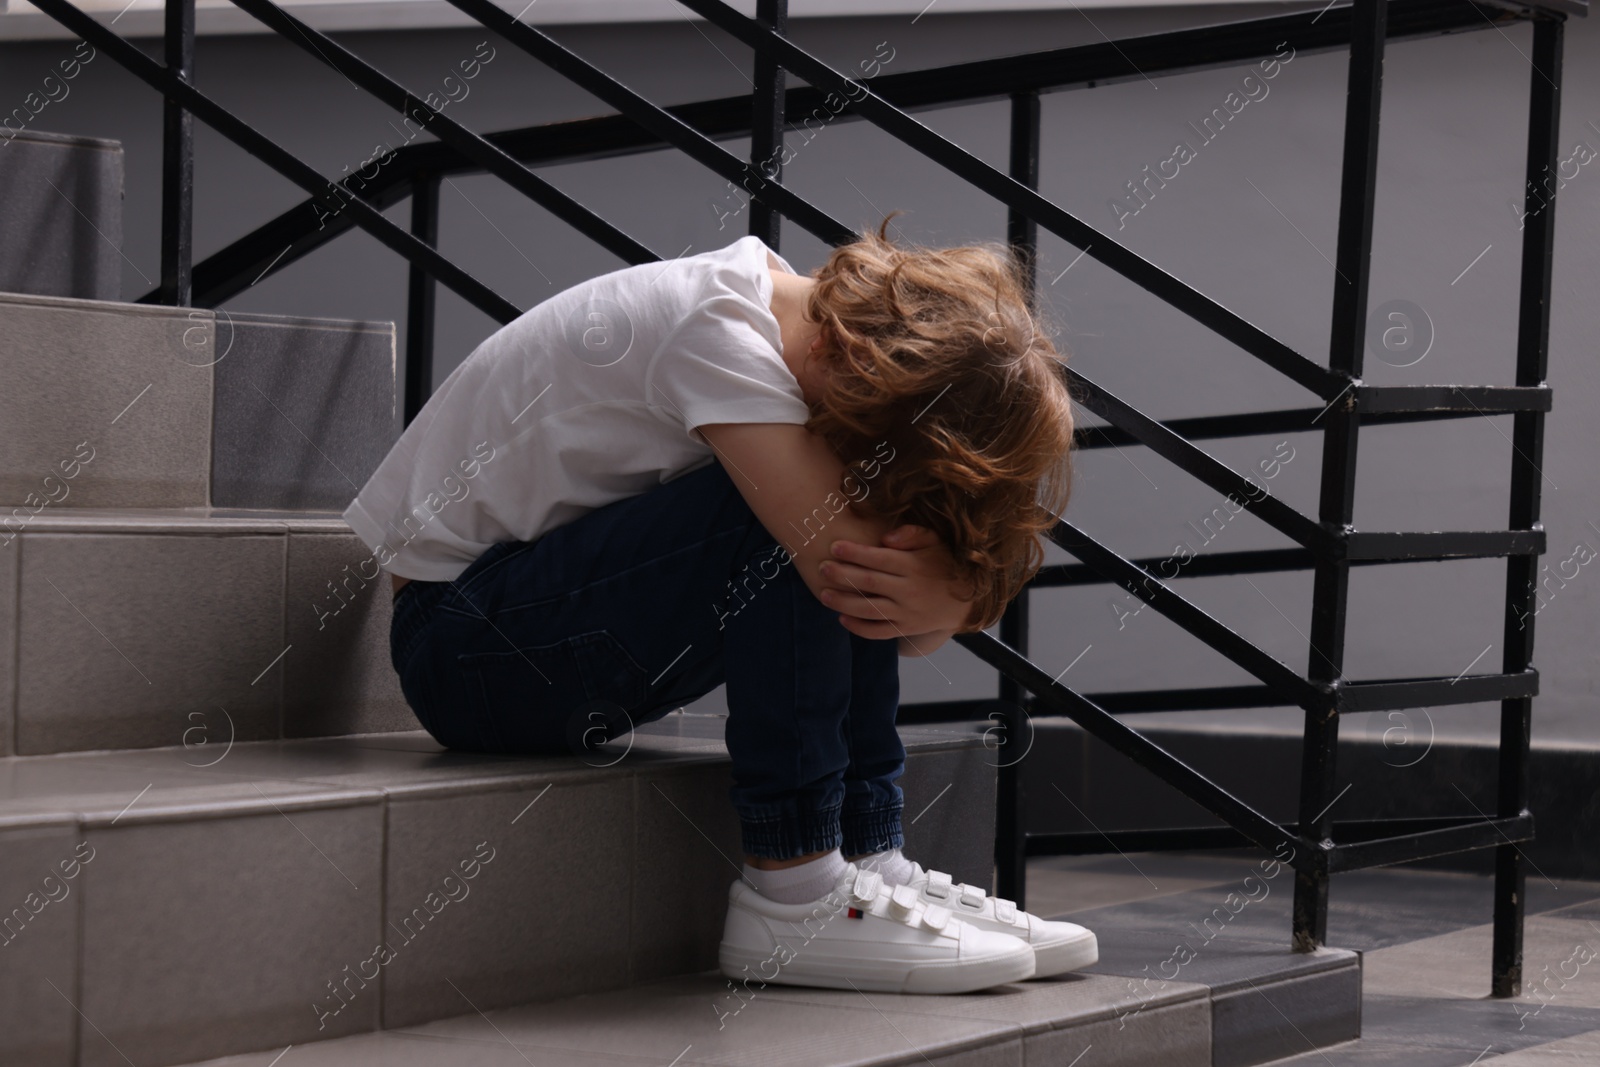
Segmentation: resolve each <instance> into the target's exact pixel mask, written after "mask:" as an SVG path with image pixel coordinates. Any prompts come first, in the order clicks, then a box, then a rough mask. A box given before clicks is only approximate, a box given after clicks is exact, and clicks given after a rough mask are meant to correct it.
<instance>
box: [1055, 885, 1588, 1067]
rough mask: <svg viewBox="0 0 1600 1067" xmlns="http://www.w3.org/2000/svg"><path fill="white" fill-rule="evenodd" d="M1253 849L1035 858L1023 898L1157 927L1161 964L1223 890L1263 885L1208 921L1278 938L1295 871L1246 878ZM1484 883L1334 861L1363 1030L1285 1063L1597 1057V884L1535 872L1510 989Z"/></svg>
mask: <svg viewBox="0 0 1600 1067" xmlns="http://www.w3.org/2000/svg"><path fill="white" fill-rule="evenodd" d="M1257 863H1258V861H1257V860H1256V859H1254V858H1252V857H1247V856H1240V855H1233V854H1212V855H1208V856H1175V855H1149V854H1143V855H1133V856H1126V857H1123V856H1107V857H1083V858H1078V857H1074V858H1059V859H1045V860H1035V861H1034V862H1033V863H1032V864H1030V867H1029V897H1028V901H1027V904H1028V909H1029V910H1030V911H1033V912H1036V913H1038V914H1046V915H1063V916H1065V915H1070V916H1071V917H1072V918H1073V919H1074V920H1075V921H1078V922H1081V923H1084V924H1085V925H1088V926H1090V927H1091V928H1095V929H1098V930H1106V929H1108V928H1110V927H1115V928H1118V929H1123V928H1125V927H1127V926H1130V925H1134V926H1138V927H1139V928H1141V931H1142V932H1143V933H1147V934H1149V935H1151V936H1150V937H1149V938H1148V943H1149V945H1150V948H1149V950H1148V952H1149V955H1150V959H1149V961H1148V963H1149V964H1150V965H1151V966H1152V967H1154V966H1156V965H1158V963H1159V962H1160V961H1161V960H1164V959H1166V958H1168V956H1169V955H1170V952H1171V949H1170V948H1168V947H1167V946H1166V942H1167V941H1168V940H1178V939H1182V938H1188V940H1189V941H1190V942H1193V941H1195V940H1196V939H1197V936H1203V935H1200V933H1199V931H1198V930H1197V928H1196V927H1195V926H1194V925H1193V924H1194V923H1196V922H1201V923H1203V922H1205V917H1206V916H1208V915H1211V914H1213V913H1214V911H1213V909H1214V908H1215V906H1216V905H1218V904H1220V903H1221V902H1222V901H1223V900H1224V899H1225V897H1226V896H1227V894H1228V893H1229V892H1230V891H1240V892H1244V893H1248V894H1249V895H1250V896H1252V897H1253V898H1257V899H1254V900H1253V901H1252V902H1251V903H1250V904H1249V905H1248V906H1241V907H1240V908H1239V911H1238V912H1237V914H1235V915H1234V916H1233V917H1232V918H1231V919H1230V920H1229V922H1228V926H1227V928H1226V929H1224V930H1221V931H1220V932H1218V933H1216V934H1214V936H1220V937H1225V938H1229V939H1234V940H1238V939H1260V940H1264V941H1277V942H1279V943H1283V942H1284V941H1285V940H1286V939H1287V937H1288V931H1289V911H1290V900H1291V897H1292V887H1291V885H1290V884H1289V883H1288V881H1287V879H1279V880H1277V881H1273V882H1271V883H1262V882H1260V881H1257V882H1254V883H1251V885H1252V886H1253V887H1255V888H1243V883H1244V879H1245V878H1246V876H1247V875H1249V874H1251V873H1252V872H1256V871H1257V869H1258V868H1257ZM1280 881H1281V883H1282V884H1279V882H1280ZM1262 885H1266V886H1267V889H1266V891H1265V892H1263V890H1262V889H1261V888H1260V887H1261V886H1262ZM1491 886H1492V882H1491V880H1490V879H1489V878H1486V877H1480V876H1477V875H1470V874H1455V873H1448V872H1440V871H1420V870H1407V869H1401V868H1390V869H1386V870H1374V871H1362V872H1356V873H1351V874H1347V875H1342V876H1338V877H1336V878H1335V879H1334V882H1333V889H1332V892H1331V900H1332V905H1331V910H1330V913H1329V918H1328V942H1329V944H1331V945H1333V946H1336V947H1339V948H1348V949H1354V950H1356V951H1359V952H1361V953H1362V956H1363V967H1364V977H1363V981H1364V997H1363V1007H1362V1011H1363V1025H1362V1037H1361V1039H1360V1040H1358V1041H1353V1042H1349V1043H1346V1044H1344V1045H1340V1046H1337V1047H1334V1048H1330V1049H1325V1050H1323V1051H1320V1052H1310V1053H1306V1054H1304V1055H1301V1056H1296V1057H1293V1058H1291V1059H1287V1060H1283V1061H1281V1062H1282V1064H1283V1067H1358V1065H1360V1067H1367V1065H1379V1064H1384V1065H1387V1064H1395V1065H1405V1067H1413V1065H1414V1067H1467V1065H1470V1064H1474V1063H1483V1064H1487V1063H1490V1062H1493V1063H1496V1064H1504V1065H1506V1067H1524V1065H1526V1067H1577V1065H1578V1064H1597V1063H1600V884H1595V883H1592V882H1574V881H1565V880H1563V881H1560V882H1556V881H1552V880H1550V879H1546V878H1544V877H1542V876H1541V875H1539V874H1538V873H1537V872H1533V871H1530V872H1529V874H1528V882H1527V892H1528V911H1529V914H1528V920H1527V926H1526V930H1525V934H1524V968H1525V970H1524V973H1525V975H1526V980H1525V982H1524V986H1525V990H1524V994H1523V996H1522V997H1521V998H1519V999H1517V1000H1510V1001H1507V1000H1496V999H1493V998H1491V997H1490V996H1489V995H1488V994H1489V948H1490V926H1489V920H1490V918H1491V912H1492V895H1491ZM1110 905H1118V906H1117V907H1115V908H1114V909H1112V908H1110V907H1109V906H1110ZM1225 914H1226V913H1225ZM1163 934H1165V935H1167V936H1166V937H1162V936H1161V935H1163ZM1102 940H1103V941H1104V940H1106V938H1105V936H1104V934H1102ZM1140 940H1141V941H1144V940H1146V939H1145V938H1140ZM1122 969H1123V970H1124V971H1126V970H1127V964H1126V962H1125V961H1124V963H1123V967H1122ZM1137 969H1138V968H1134V970H1137Z"/></svg>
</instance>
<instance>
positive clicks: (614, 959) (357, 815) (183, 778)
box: [0, 713, 1154, 1067]
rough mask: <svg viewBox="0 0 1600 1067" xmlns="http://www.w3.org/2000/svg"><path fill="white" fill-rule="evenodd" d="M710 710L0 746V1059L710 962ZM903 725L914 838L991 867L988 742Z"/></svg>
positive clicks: (133, 1053) (501, 999)
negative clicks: (508, 735) (495, 731)
mask: <svg viewBox="0 0 1600 1067" xmlns="http://www.w3.org/2000/svg"><path fill="white" fill-rule="evenodd" d="M723 723H724V720H723V719H721V718H719V717H715V716H695V715H684V714H679V713H674V714H672V715H669V716H667V717H666V718H664V719H662V720H660V721H658V722H656V723H651V724H649V725H647V726H644V727H642V728H640V729H639V730H637V731H635V732H634V733H633V734H632V735H630V736H629V737H628V738H619V739H617V740H615V741H613V742H611V743H610V744H609V745H608V746H605V747H603V748H601V749H598V750H595V751H594V752H592V753H589V754H588V755H587V756H585V757H583V758H582V759H579V758H577V757H564V758H548V759H524V758H509V757H489V756H473V755H466V754H459V753H446V752H442V751H441V750H440V749H439V748H438V746H437V745H435V744H434V743H433V742H432V741H431V739H429V738H427V736H426V735H424V734H419V733H413V734H396V735H379V736H366V737H355V738H337V739H323V740H312V741H287V742H286V741H278V742H263V743H240V744H235V745H233V746H232V747H231V748H227V747H224V746H222V745H218V744H209V745H205V746H193V745H192V746H190V747H187V748H185V747H182V746H178V747H173V748H168V749H153V750H145V751H135V752H120V753H104V754H95V755H70V756H49V757H20V758H19V757H12V758H9V759H0V936H3V937H4V939H5V941H4V944H3V945H0V1063H4V1064H8V1065H9V1064H13V1063H15V1064H19V1065H21V1064H26V1065H29V1067H53V1065H57V1064H81V1065H84V1067H102V1065H106V1067H109V1065H125V1064H127V1063H130V1062H131V1063H134V1064H137V1065H138V1067H162V1065H164V1064H174V1063H182V1062H187V1061H191V1060H196V1059H203V1058H206V1057H215V1056H221V1055H228V1054H233V1053H239V1052H247V1051H252V1050H264V1049H276V1050H279V1051H281V1050H282V1049H283V1047H284V1046H285V1045H289V1044H294V1045H296V1046H297V1052H296V1054H295V1055H296V1057H299V1056H301V1055H306V1056H314V1055H325V1054H326V1053H322V1052H317V1051H316V1046H314V1045H313V1046H312V1048H310V1049H307V1050H304V1051H298V1047H299V1046H303V1045H305V1044H306V1043H308V1042H318V1041H322V1040H326V1039H330V1038H337V1037H341V1036H347V1035H352V1034H362V1033H365V1032H368V1031H372V1030H375V1029H377V1028H379V1027H380V1026H381V1027H386V1028H400V1027H415V1026H419V1025H422V1024H425V1023H427V1022H429V1021H431V1020H435V1019H441V1018H446V1017H449V1016H453V1015H456V1014H459V1013H460V1012H461V1011H462V1010H463V1007H464V1005H465V1004H468V1003H470V1004H471V1005H473V1006H475V1008H476V1009H479V1010H482V1011H494V1010H496V1009H499V1008H505V1007H508V1006H511V1005H517V1004H525V1003H528V1002H538V1001H545V1000H549V999H552V998H556V997H562V996H570V995H573V994H578V993H598V992H600V991H603V990H608V989H616V988H619V987H623V986H628V985H633V984H637V983H643V982H649V981H652V980H655V979H660V978H663V977H667V976H672V975H677V974H686V973H694V972H698V971H703V970H705V969H707V968H711V967H714V966H715V961H716V946H717V941H718V940H719V938H720V936H721V928H722V916H723V912H724V909H725V907H726V894H727V888H728V884H729V882H730V881H731V880H732V878H734V877H735V875H736V873H737V864H738V861H739V856H740V852H739V843H738V824H737V820H736V819H735V817H734V814H733V811H732V808H731V806H730V805H729V802H728V788H729V786H730V785H731V780H730V778H729V767H728V762H727V755H726V749H725V748H724V747H723V746H722V744H721V742H720V737H721V732H722V728H723ZM903 737H904V740H905V743H906V747H907V749H908V758H907V769H906V773H905V775H904V776H903V778H902V779H901V786H902V788H903V789H904V790H905V794H906V810H907V812H908V813H916V814H914V815H911V814H908V818H907V823H908V825H907V836H908V846H907V847H908V849H909V850H911V851H913V853H914V854H916V855H918V856H920V857H923V858H924V860H925V862H928V863H929V864H930V865H933V866H936V867H938V868H942V869H944V870H948V871H950V872H951V873H952V874H954V875H955V876H956V877H957V878H958V879H961V880H965V881H968V882H973V883H976V884H988V883H989V881H990V876H991V872H992V862H991V857H992V850H993V825H994V810H995V808H994V782H995V768H994V765H993V762H992V761H991V760H990V758H989V753H988V750H987V749H985V748H984V746H983V744H982V739H981V738H980V737H978V736H976V735H975V734H971V733H962V732H958V731H956V730H954V728H952V729H951V730H949V731H941V730H937V729H934V728H928V727H908V728H905V729H904V730H903ZM380 944H384V945H385V946H386V949H387V951H386V954H379V953H378V951H377V946H379V945H380ZM380 960H381V961H382V962H378V961H380ZM707 988H709V987H707ZM631 996H634V994H632V993H628V994H624V995H623V996H622V998H621V1000H620V1001H619V1002H626V1001H627V1000H628V998H629V997H631ZM705 1000H706V1003H705V1004H704V1006H703V1011H704V1014H705V1016H706V1017H707V1018H711V1019H714V1018H715V1017H714V1016H713V1015H712V1012H711V1009H710V998H709V997H708V998H705ZM562 1011H563V1012H564V1011H565V1009H562ZM745 1014H748V1009H747V1012H746V1013H745ZM757 1014H759V1013H757ZM815 1014H819V1015H820V1014H823V1013H822V1012H820V1011H817V1012H815ZM1145 1015H1146V1017H1147V1018H1149V1019H1151V1020H1152V1021H1153V1019H1154V1016H1153V1015H1152V1013H1151V1012H1150V1011H1148V1010H1147V1011H1146V1013H1145ZM475 1017H476V1016H475ZM579 1018H580V1016H576V1015H574V1016H571V1019H572V1020H573V1021H576V1020H577V1019H579ZM589 1018H591V1019H592V1018H594V1017H593V1016H590V1017H589ZM851 1018H855V1017H854V1016H851ZM684 1021H685V1023H687V1022H688V1021H689V1020H688V1019H687V1018H686V1019H685V1020H684ZM857 1021H860V1020H857ZM738 1022H739V1023H750V1024H751V1025H750V1026H748V1027H743V1026H741V1027H739V1029H735V1027H734V1026H733V1025H730V1026H729V1028H728V1029H729V1032H730V1033H731V1034H736V1033H738V1032H739V1030H741V1029H742V1030H746V1031H747V1032H755V1031H757V1030H758V1029H759V1024H758V1023H755V1022H754V1020H753V1019H752V1018H741V1019H740V1020H738ZM927 1025H943V1028H944V1030H945V1032H950V1031H951V1030H952V1028H953V1029H954V1030H960V1031H964V1032H969V1033H971V1034H973V1035H978V1034H981V1033H983V1032H987V1030H989V1029H992V1027H987V1026H986V1025H985V1024H980V1023H976V1022H973V1023H961V1024H952V1025H944V1024H935V1023H933V1022H932V1021H930V1022H929V1023H928V1024H927ZM386 1040H388V1039H380V1043H381V1042H382V1041H386ZM408 1040H410V1039H408ZM496 1040H497V1039H496ZM467 1047H468V1048H471V1049H476V1048H478V1047H479V1046H477V1045H476V1044H470V1045H468V1046H467ZM681 1047H682V1046H681V1045H680V1046H679V1048H681ZM676 1051H677V1049H674V1050H672V1052H669V1053H668V1054H666V1055H665V1056H664V1057H663V1058H661V1059H660V1061H659V1062H661V1063H667V1062H669V1061H670V1059H671V1056H672V1055H673V1054H675V1053H676ZM519 1058H520V1057H519ZM424 1059H426V1057H424ZM293 1062H302V1061H301V1060H299V1059H298V1058H297V1059H296V1060H295V1061H293ZM303 1062H311V1060H309V1059H308V1060H305V1061H303ZM317 1062H345V1061H341V1060H338V1059H334V1060H323V1061H317ZM374 1062H379V1061H374ZM382 1062H400V1061H399V1060H394V1061H382ZM418 1062H422V1061H418ZM428 1062H433V1061H428ZM461 1062H469V1061H465V1060H464V1061H461ZM470 1062H483V1061H482V1060H478V1061H470ZM597 1062H600V1061H597Z"/></svg>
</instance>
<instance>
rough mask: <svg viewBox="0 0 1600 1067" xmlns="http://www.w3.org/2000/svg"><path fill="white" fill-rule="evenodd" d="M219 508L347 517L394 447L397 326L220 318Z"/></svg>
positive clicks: (215, 472) (214, 490)
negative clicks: (302, 511) (328, 512)
mask: <svg viewBox="0 0 1600 1067" xmlns="http://www.w3.org/2000/svg"><path fill="white" fill-rule="evenodd" d="M216 329H217V338H216V346H217V363H216V418H215V421H214V433H213V442H214V451H213V461H212V466H211V479H212V481H211V501H212V503H214V504H217V505H218V506H224V507H248V508H330V509H333V510H343V508H344V506H345V505H346V504H348V503H349V502H350V500H351V499H352V498H353V497H354V496H355V495H356V493H357V492H358V491H359V490H360V488H361V486H362V484H364V483H365V482H366V480H367V478H368V477H369V476H370V475H371V474H372V472H373V471H374V470H376V469H377V466H378V463H379V462H381V461H382V459H383V457H384V455H385V454H387V453H388V451H389V446H390V445H392V444H393V443H394V421H395V420H394V403H395V339H394V324H393V323H391V322H355V321H344V320H335V319H308V318H295V317H290V316H284V315H261V314H248V313H244V312H237V311H235V312H229V311H227V310H219V311H218V312H217V327H216Z"/></svg>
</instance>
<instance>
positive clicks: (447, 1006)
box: [384, 773, 681, 1047]
mask: <svg viewBox="0 0 1600 1067" xmlns="http://www.w3.org/2000/svg"><path fill="white" fill-rule="evenodd" d="M633 806H634V798H633V787H632V783H631V781H630V780H629V778H628V776H626V775H623V774H619V773H607V774H605V775H603V776H601V777H600V780H598V781H594V782H592V783H583V782H579V781H574V780H572V779H570V778H567V779H563V778H553V779H551V780H550V781H549V782H547V783H544V784H542V785H538V786H535V785H533V784H529V785H526V786H520V787H518V788H515V789H511V790H507V791H501V792H492V793H476V794H472V795H464V796H456V797H447V798H431V799H410V798H396V799H393V800H391V801H390V808H389V829H388V833H389V839H388V854H387V860H386V869H387V871H388V898H387V899H388V903H387V919H388V922H387V923H386V929H387V931H388V932H389V935H390V936H391V938H392V939H393V940H394V941H397V942H401V945H400V946H399V947H397V949H396V951H395V959H394V960H393V961H392V962H390V963H389V964H388V965H387V966H386V967H385V968H384V1025H385V1026H386V1027H390V1028H393V1027H399V1026H405V1025H408V1024H412V1023H416V1022H419V1021H422V1020H427V1019H437V1018H441V1017H445V1016H449V1015H455V1014H458V1013H460V1012H461V1011H463V1010H466V1009H469V1008H470V1007H471V1006H472V1005H476V1006H477V1007H478V1008H480V1009H483V1010H489V1009H491V1008H497V1007H502V1006H504V1005H507V1004H515V1003H519V1002H522V1001H529V1000H538V999H543V998H549V997H555V996H561V995H567V994H573V993H581V992H585V991H588V990H594V989H602V988H606V987H608V986H612V985H615V984H616V983H617V982H618V981H619V978H620V976H622V975H625V974H626V973H627V965H628V937H629V931H628V925H629V924H628V915H629V900H630V894H631V893H632V892H633V880H634V877H635V867H634V863H633V860H632V855H631V851H632V850H631V848H630V847H629V845H630V843H631V842H632V840H633V818H634V815H633ZM482 843H487V848H489V849H492V850H493V856H494V858H493V859H492V860H491V861H490V862H488V863H486V864H484V865H483V866H482V869H481V871H480V872H479V873H478V875H477V877H476V878H475V879H473V880H472V881H471V882H470V883H468V888H469V895H467V896H465V897H464V898H463V899H461V900H460V901H459V902H452V903H449V904H448V905H447V906H446V907H445V908H444V909H443V910H441V911H440V912H439V914H438V916H437V918H436V919H434V920H433V921H432V922H430V923H427V924H418V927H417V929H418V931H419V932H417V933H414V934H412V936H410V937H406V936H405V935H406V934H407V933H408V932H409V930H410V928H408V927H405V926H404V923H403V917H404V916H406V915H408V914H411V913H412V911H413V909H414V908H416V907H418V906H420V905H422V904H423V903H424V901H425V900H426V898H427V896H428V894H429V893H431V892H434V891H436V890H438V889H439V887H440V886H441V885H442V881H443V879H444V878H445V876H447V875H449V874H450V873H451V872H452V871H453V870H455V869H456V868H457V866H458V864H459V863H460V862H461V861H463V860H468V859H470V858H471V857H472V856H473V855H474V853H475V850H476V849H477V848H478V846H479V845H480V844H482ZM457 892H458V893H459V892H460V890H457ZM397 927H398V929H397ZM469 1002H470V1003H469ZM680 1047H681V1046H680Z"/></svg>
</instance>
